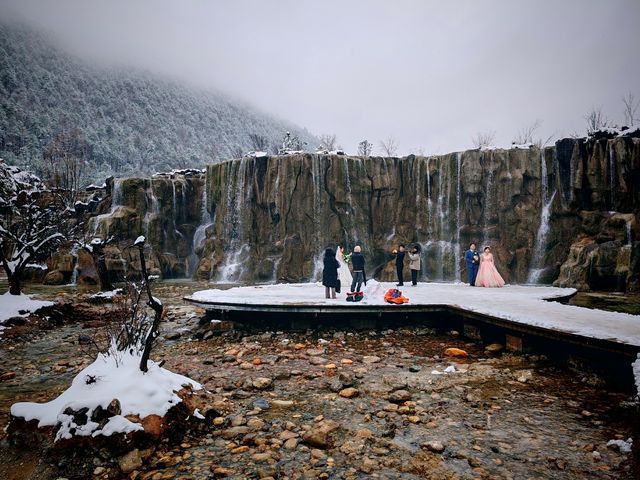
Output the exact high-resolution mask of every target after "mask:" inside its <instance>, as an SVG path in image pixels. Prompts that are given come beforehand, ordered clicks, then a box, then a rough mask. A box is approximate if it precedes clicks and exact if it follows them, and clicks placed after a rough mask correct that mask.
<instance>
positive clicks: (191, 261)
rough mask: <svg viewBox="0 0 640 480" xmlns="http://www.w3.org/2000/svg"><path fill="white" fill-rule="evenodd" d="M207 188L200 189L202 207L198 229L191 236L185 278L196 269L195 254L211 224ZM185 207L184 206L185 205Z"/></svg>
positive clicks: (196, 256)
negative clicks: (191, 240)
mask: <svg viewBox="0 0 640 480" xmlns="http://www.w3.org/2000/svg"><path fill="white" fill-rule="evenodd" d="M206 187H207V186H206V185H204V186H203V188H202V206H201V207H200V224H199V225H198V228H196V231H195V233H194V234H193V242H192V244H191V253H190V254H189V258H188V262H187V265H188V268H187V276H189V277H192V276H193V274H194V273H195V270H196V267H197V265H198V262H199V260H200V259H199V258H198V255H197V254H196V250H198V249H200V248H202V244H203V243H204V240H205V238H206V233H207V228H208V227H209V226H210V225H211V224H212V223H213V219H212V218H211V214H210V213H209V209H208V205H207V188H206ZM185 205H186V204H185Z"/></svg>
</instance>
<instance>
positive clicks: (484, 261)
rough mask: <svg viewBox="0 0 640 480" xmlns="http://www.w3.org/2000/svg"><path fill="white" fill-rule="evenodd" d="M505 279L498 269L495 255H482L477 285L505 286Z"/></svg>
mask: <svg viewBox="0 0 640 480" xmlns="http://www.w3.org/2000/svg"><path fill="white" fill-rule="evenodd" d="M503 286H504V279H503V278H502V276H501V275H500V274H499V273H498V270H496V266H495V265H494V263H493V255H491V254H489V255H485V254H484V253H483V254H482V255H480V268H479V269H478V276H477V277H476V287H503Z"/></svg>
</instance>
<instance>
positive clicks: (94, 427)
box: [11, 352, 202, 440]
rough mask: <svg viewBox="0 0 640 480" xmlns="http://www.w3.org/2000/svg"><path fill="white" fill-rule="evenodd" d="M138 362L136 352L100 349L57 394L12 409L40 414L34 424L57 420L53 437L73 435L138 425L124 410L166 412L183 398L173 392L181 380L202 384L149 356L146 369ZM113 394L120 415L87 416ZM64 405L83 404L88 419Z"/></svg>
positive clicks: (27, 415)
mask: <svg viewBox="0 0 640 480" xmlns="http://www.w3.org/2000/svg"><path fill="white" fill-rule="evenodd" d="M139 363H140V356H139V355H131V354H129V353H124V352H118V354H116V355H106V354H102V353H101V354H98V358H97V359H96V360H95V361H94V362H93V363H92V364H91V365H89V366H88V367H86V368H85V369H84V370H82V371H81V372H80V373H79V374H78V375H77V376H76V377H75V378H74V379H73V382H72V383H71V386H70V387H69V388H68V389H67V390H66V391H64V392H63V393H62V394H61V395H60V396H59V397H58V398H55V399H54V400H51V401H50V402H47V403H32V402H19V403H15V404H13V406H12V407H11V415H13V416H14V417H22V418H24V419H25V420H26V421H30V420H38V427H45V426H54V427H55V426H58V427H59V429H58V432H57V434H56V440H59V439H68V438H71V437H72V436H73V435H77V436H94V437H95V436H97V435H105V436H110V435H112V434H114V433H127V432H132V431H135V430H141V429H142V426H141V425H140V424H137V423H134V422H131V421H130V420H128V419H127V418H125V417H126V416H127V415H138V416H139V417H140V418H141V419H143V418H145V417H147V416H149V415H159V416H163V415H165V414H166V413H167V411H168V410H169V409H170V408H171V407H173V406H174V405H177V404H178V403H180V402H181V399H180V397H179V396H178V395H177V394H176V392H177V391H179V390H180V389H182V387H183V386H184V385H190V386H191V387H192V388H193V389H194V390H200V389H201V388H202V386H201V385H200V384H199V383H197V382H195V381H193V380H191V379H190V378H187V377H185V376H183V375H178V374H176V373H173V372H170V371H169V370H166V369H164V368H162V367H160V366H158V364H156V363H155V362H152V361H149V362H148V371H147V372H146V373H144V372H142V371H141V370H140V369H139V368H138V366H139ZM113 399H118V401H119V402H120V408H121V413H120V415H115V416H113V417H111V418H110V419H109V421H108V422H107V423H106V424H105V425H103V426H100V424H98V423H96V422H93V421H91V415H92V413H93V411H94V410H95V409H96V408H97V407H98V406H100V407H102V408H103V409H106V408H107V407H108V406H109V404H110V403H111V401H112V400H113ZM67 408H70V409H71V410H73V411H76V412H77V411H79V410H81V409H83V408H87V409H88V411H87V414H86V416H87V418H88V420H87V422H86V424H84V425H77V424H76V423H75V422H74V417H73V416H72V415H67V414H65V413H64V412H65V411H66V410H67Z"/></svg>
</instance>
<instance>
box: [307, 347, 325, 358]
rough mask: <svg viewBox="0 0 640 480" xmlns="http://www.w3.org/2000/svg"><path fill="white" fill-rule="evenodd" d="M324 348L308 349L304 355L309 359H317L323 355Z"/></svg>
mask: <svg viewBox="0 0 640 480" xmlns="http://www.w3.org/2000/svg"><path fill="white" fill-rule="evenodd" d="M324 351H325V350H324V348H308V349H307V350H306V351H305V353H306V354H307V355H309V356H310V357H317V356H320V355H323V354H324Z"/></svg>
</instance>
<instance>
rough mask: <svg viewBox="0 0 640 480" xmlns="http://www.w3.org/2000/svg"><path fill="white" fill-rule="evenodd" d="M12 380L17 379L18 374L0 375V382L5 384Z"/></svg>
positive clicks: (5, 373)
mask: <svg viewBox="0 0 640 480" xmlns="http://www.w3.org/2000/svg"><path fill="white" fill-rule="evenodd" d="M12 378H16V372H4V373H3V374H2V375H0V382H5V381H7V380H11V379H12Z"/></svg>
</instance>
